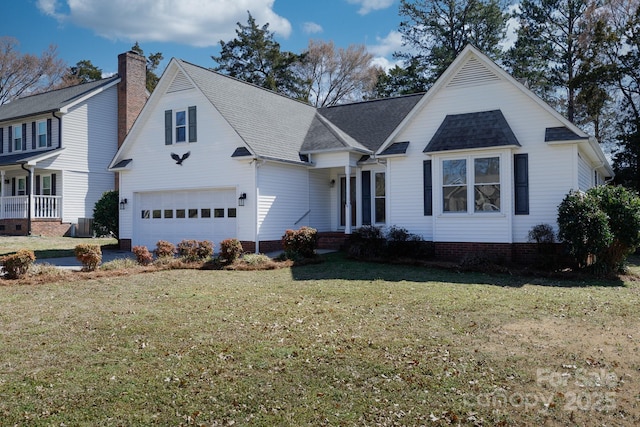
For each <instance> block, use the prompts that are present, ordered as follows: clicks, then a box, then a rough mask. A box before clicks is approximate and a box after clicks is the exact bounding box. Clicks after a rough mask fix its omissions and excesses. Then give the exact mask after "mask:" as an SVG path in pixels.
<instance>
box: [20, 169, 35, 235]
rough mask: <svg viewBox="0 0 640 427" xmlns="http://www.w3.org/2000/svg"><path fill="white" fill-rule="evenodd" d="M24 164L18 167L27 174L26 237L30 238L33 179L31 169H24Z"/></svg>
mask: <svg viewBox="0 0 640 427" xmlns="http://www.w3.org/2000/svg"><path fill="white" fill-rule="evenodd" d="M24 165H25V164H24V163H20V167H21V168H22V169H23V170H25V171H27V172H28V173H29V185H27V236H31V186H32V185H33V181H32V179H33V177H32V173H31V169H27V168H25V167H24Z"/></svg>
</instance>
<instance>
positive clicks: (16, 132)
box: [13, 126, 23, 151]
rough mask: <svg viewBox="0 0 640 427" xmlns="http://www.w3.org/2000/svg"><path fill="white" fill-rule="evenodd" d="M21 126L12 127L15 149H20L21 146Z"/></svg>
mask: <svg viewBox="0 0 640 427" xmlns="http://www.w3.org/2000/svg"><path fill="white" fill-rule="evenodd" d="M22 141H23V139H22V126H14V127H13V149H14V150H15V151H21V150H23V148H22Z"/></svg>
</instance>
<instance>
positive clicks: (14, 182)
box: [11, 178, 16, 196]
mask: <svg viewBox="0 0 640 427" xmlns="http://www.w3.org/2000/svg"><path fill="white" fill-rule="evenodd" d="M11 195H12V196H15V195H16V179H15V178H11Z"/></svg>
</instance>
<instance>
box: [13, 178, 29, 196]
mask: <svg viewBox="0 0 640 427" xmlns="http://www.w3.org/2000/svg"><path fill="white" fill-rule="evenodd" d="M16 194H17V195H18V196H26V195H27V178H18V188H17V193H16Z"/></svg>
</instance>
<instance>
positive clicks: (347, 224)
mask: <svg viewBox="0 0 640 427" xmlns="http://www.w3.org/2000/svg"><path fill="white" fill-rule="evenodd" d="M344 173H345V175H346V179H345V181H346V182H345V191H344V192H345V197H344V199H345V204H344V211H345V212H344V234H351V226H352V224H351V165H347V166H345V168H344Z"/></svg>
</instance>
